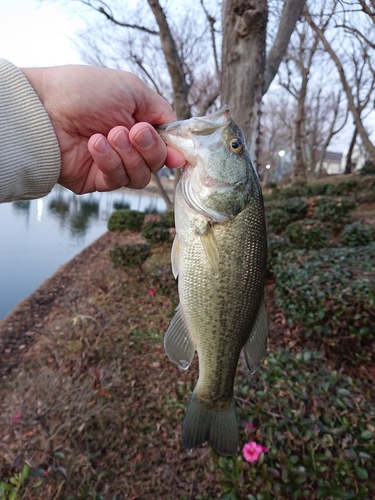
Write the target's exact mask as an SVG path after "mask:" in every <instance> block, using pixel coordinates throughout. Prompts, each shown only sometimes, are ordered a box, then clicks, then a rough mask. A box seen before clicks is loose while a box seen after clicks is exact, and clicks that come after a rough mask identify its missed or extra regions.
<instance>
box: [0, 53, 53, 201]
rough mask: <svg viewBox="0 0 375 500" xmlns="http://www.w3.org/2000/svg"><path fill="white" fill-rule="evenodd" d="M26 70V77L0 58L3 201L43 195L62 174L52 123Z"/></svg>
mask: <svg viewBox="0 0 375 500" xmlns="http://www.w3.org/2000/svg"><path fill="white" fill-rule="evenodd" d="M24 73H25V74H26V75H27V78H26V77H25V75H24V74H23V73H22V72H21V71H20V70H19V69H18V68H16V67H15V66H13V65H12V64H11V63H9V62H7V61H5V60H2V59H0V202H5V201H13V200H23V199H33V198H39V197H41V196H44V195H46V194H48V193H49V192H50V190H51V189H52V187H53V186H54V185H55V183H56V182H57V179H58V177H59V174H60V162H61V160H60V149H59V145H58V142H57V139H56V135H55V132H54V129H53V126H52V123H51V121H50V119H49V117H48V114H47V112H46V110H45V109H44V107H43V105H42V103H41V101H40V99H39V97H38V95H37V94H36V92H35V91H34V88H33V85H34V84H35V83H36V82H34V81H33V74H32V71H30V70H25V71H24ZM40 74H41V73H40V71H39V70H37V71H36V72H35V75H34V78H39V77H40Z"/></svg>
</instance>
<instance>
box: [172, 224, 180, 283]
mask: <svg viewBox="0 0 375 500" xmlns="http://www.w3.org/2000/svg"><path fill="white" fill-rule="evenodd" d="M171 264H172V273H173V276H174V279H176V278H177V276H178V275H179V273H180V239H179V237H178V235H177V234H176V236H175V237H174V240H173V245H172V251H171Z"/></svg>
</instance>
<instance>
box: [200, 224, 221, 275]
mask: <svg viewBox="0 0 375 500" xmlns="http://www.w3.org/2000/svg"><path fill="white" fill-rule="evenodd" d="M201 242H202V245H203V248H204V251H205V253H206V257H207V259H208V262H209V263H210V264H211V267H212V270H213V273H214V276H215V278H217V277H218V276H219V258H220V254H219V247H218V246H217V241H216V237H215V234H214V232H213V229H212V226H207V229H206V231H205V232H204V233H203V234H201Z"/></svg>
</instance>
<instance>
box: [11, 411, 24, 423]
mask: <svg viewBox="0 0 375 500" xmlns="http://www.w3.org/2000/svg"><path fill="white" fill-rule="evenodd" d="M21 420H22V413H21V412H20V411H19V412H18V413H16V414H14V415H13V417H12V422H13V424H19V423H20V422H21Z"/></svg>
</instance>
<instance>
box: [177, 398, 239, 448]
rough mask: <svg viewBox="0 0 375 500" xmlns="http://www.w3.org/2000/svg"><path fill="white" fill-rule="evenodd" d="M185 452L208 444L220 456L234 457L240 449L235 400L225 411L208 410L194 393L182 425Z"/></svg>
mask: <svg viewBox="0 0 375 500" xmlns="http://www.w3.org/2000/svg"><path fill="white" fill-rule="evenodd" d="M182 439H183V442H184V447H185V450H187V451H190V450H192V449H193V448H197V447H198V446H201V445H202V444H204V443H206V442H207V443H208V444H209V445H210V446H211V448H212V449H213V450H214V451H215V452H216V453H218V454H219V455H224V456H232V455H235V454H236V453H237V448H238V422H237V417H236V405H235V402H234V398H232V401H231V402H230V404H229V405H228V406H227V407H226V408H225V409H223V410H221V409H220V410H215V409H209V408H206V407H205V405H204V404H203V403H202V402H201V401H200V400H199V397H198V396H197V393H196V391H194V392H193V394H192V396H191V399H190V402H189V405H188V407H187V410H186V414H185V418H184V421H183V424H182Z"/></svg>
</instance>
